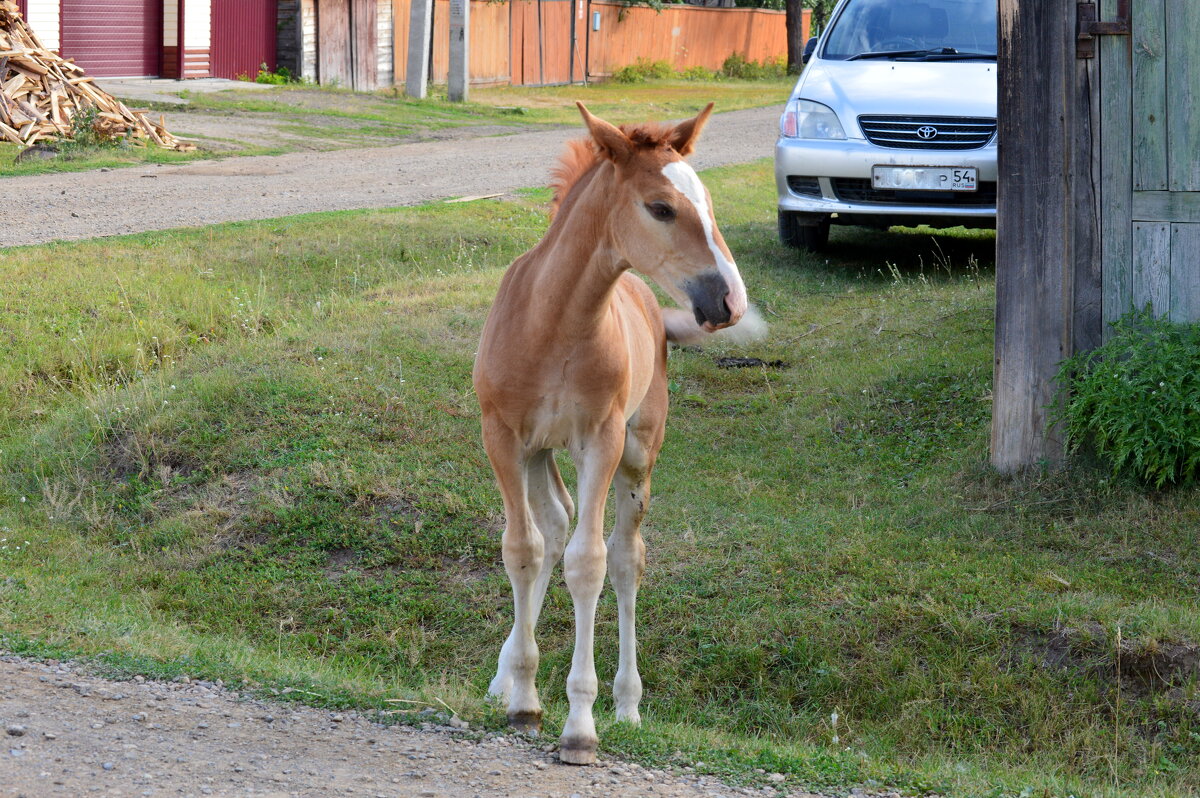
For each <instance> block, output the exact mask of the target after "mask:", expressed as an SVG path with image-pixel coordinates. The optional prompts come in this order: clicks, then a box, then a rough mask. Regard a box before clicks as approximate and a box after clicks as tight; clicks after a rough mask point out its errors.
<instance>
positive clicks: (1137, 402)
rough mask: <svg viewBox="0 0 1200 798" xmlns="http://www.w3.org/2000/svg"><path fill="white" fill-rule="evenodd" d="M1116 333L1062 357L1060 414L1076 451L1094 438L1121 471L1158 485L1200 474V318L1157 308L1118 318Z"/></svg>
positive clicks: (1071, 444) (1181, 480)
mask: <svg viewBox="0 0 1200 798" xmlns="http://www.w3.org/2000/svg"><path fill="white" fill-rule="evenodd" d="M1112 328H1113V334H1112V337H1111V338H1110V339H1109V341H1108V342H1107V343H1106V344H1104V345H1103V346H1101V347H1100V348H1099V349H1096V350H1094V351H1091V352H1083V353H1080V354H1078V355H1076V356H1074V357H1072V358H1070V359H1068V360H1066V361H1064V362H1063V364H1062V366H1061V367H1060V370H1059V374H1058V381H1059V396H1058V398H1059V402H1060V404H1059V407H1060V409H1059V411H1058V414H1059V418H1060V420H1062V421H1063V422H1065V424H1066V432H1067V439H1068V441H1069V442H1070V446H1071V449H1072V451H1076V450H1078V448H1079V447H1080V445H1082V444H1083V443H1084V442H1085V441H1088V440H1091V441H1092V442H1094V444H1095V446H1096V450H1097V452H1098V453H1099V454H1100V455H1101V457H1103V458H1105V459H1107V460H1109V461H1110V462H1111V464H1112V468H1113V471H1114V472H1120V471H1125V470H1128V471H1129V472H1131V473H1133V474H1134V475H1136V476H1137V477H1138V478H1139V479H1142V480H1144V481H1146V482H1148V483H1150V484H1153V485H1154V486H1155V487H1162V485H1163V484H1164V483H1166V482H1186V481H1189V480H1193V479H1195V478H1196V476H1197V475H1198V474H1200V324H1176V323H1173V322H1171V321H1169V320H1168V319H1167V318H1166V317H1163V318H1158V319H1156V318H1155V317H1154V314H1153V313H1152V312H1151V310H1150V308H1149V307H1147V308H1146V309H1145V310H1142V311H1133V312H1130V313H1128V314H1126V315H1125V316H1122V317H1121V318H1120V319H1118V320H1117V321H1115V322H1113V325H1112Z"/></svg>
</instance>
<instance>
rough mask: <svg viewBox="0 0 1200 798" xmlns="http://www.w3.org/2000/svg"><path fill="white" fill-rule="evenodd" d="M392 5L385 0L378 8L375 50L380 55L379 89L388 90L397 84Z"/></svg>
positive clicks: (378, 68)
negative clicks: (393, 57) (393, 52)
mask: <svg viewBox="0 0 1200 798" xmlns="http://www.w3.org/2000/svg"><path fill="white" fill-rule="evenodd" d="M393 33H394V31H393V29H392V4H391V3H390V2H387V0H385V1H384V2H382V3H380V4H379V6H378V21H377V25H376V29H375V49H376V50H377V51H378V53H379V63H378V65H377V67H376V68H377V70H378V73H377V75H376V77H377V78H378V83H377V84H376V85H377V86H378V87H379V88H386V87H388V86H391V85H392V84H393V83H395V82H396V81H395V74H394V72H395V66H394V62H393V61H392V50H393V49H394V47H393V45H392V36H393Z"/></svg>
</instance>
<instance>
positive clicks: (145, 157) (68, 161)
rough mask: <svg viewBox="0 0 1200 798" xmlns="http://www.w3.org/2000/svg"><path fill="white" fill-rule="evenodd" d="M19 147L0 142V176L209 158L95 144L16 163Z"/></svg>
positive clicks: (257, 151) (255, 152)
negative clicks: (46, 157) (44, 158)
mask: <svg viewBox="0 0 1200 798" xmlns="http://www.w3.org/2000/svg"><path fill="white" fill-rule="evenodd" d="M22 149H23V148H22V147H18V146H17V145H15V144H8V143H0V177H17V176H20V175H37V174H46V173H50V172H82V171H86V170H89V169H103V168H109V169H112V168H116V167H121V166H136V165H138V164H146V163H165V164H175V163H186V162H187V161H194V160H197V159H198V158H205V157H212V156H211V153H206V152H204V151H193V152H176V151H175V150H164V149H163V148H162V147H157V146H155V145H153V144H151V145H147V146H128V147H121V146H116V145H114V146H98V147H79V148H74V149H72V150H71V151H70V152H64V153H61V154H60V155H59V156H58V157H56V158H53V159H50V160H42V159H39V158H31V159H28V160H25V161H23V162H21V163H17V160H16V159H17V156H18V155H20V154H21V151H22ZM243 154H246V155H265V154H268V152H267V151H266V150H265V149H263V148H261V147H257V148H254V149H253V150H252V151H248V152H245V153H243Z"/></svg>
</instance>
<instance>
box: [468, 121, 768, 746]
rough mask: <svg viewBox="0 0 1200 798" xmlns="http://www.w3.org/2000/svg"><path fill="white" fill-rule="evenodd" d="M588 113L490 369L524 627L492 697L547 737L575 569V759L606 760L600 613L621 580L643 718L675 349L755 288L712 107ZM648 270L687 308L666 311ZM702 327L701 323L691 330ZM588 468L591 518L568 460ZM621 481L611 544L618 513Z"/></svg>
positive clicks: (517, 630)
mask: <svg viewBox="0 0 1200 798" xmlns="http://www.w3.org/2000/svg"><path fill="white" fill-rule="evenodd" d="M579 110H580V113H581V114H582V115H583V119H584V121H585V122H586V123H587V127H588V131H589V132H590V133H591V138H590V140H588V139H584V140H583V141H581V142H572V144H571V146H570V147H569V149H568V152H567V154H566V155H565V156H564V157H563V159H562V162H561V163H560V164H559V167H558V169H557V172H556V189H557V191H556V196H555V214H554V220H553V222H552V223H551V225H550V228H549V230H547V232H546V235H545V236H544V237H543V238H542V240H541V241H540V242H539V243H538V244H537V246H535V247H534V248H533V249H531V250H529V251H528V252H526V253H525V254H524V255H522V256H521V257H519V258H517V259H516V260H515V261H514V262H513V264H512V265H511V266H510V267H509V269H508V271H507V272H506V273H505V275H504V279H503V280H502V282H501V283H500V290H499V292H498V294H497V296H496V300H495V303H494V304H493V305H492V310H491V313H490V314H489V315H488V319H487V323H486V325H485V326H484V330H483V339H482V341H481V342H480V344H479V354H478V356H477V359H476V361H475V373H474V380H475V391H476V393H477V395H478V398H479V405H480V408H481V410H482V424H483V442H484V446H485V448H486V449H487V454H488V458H489V459H490V460H491V464H492V468H493V470H494V471H495V473H496V480H497V482H498V483H499V486H500V491H501V493H502V494H503V496H504V512H505V516H506V527H505V530H504V538H503V553H504V567H505V570H506V571H507V572H508V576H509V580H510V581H511V582H512V589H513V604H514V609H515V615H516V617H515V619H514V622H513V628H512V633H511V634H510V635H509V637H508V639H507V641H505V643H504V646H503V648H502V649H501V651H500V661H499V666H498V667H497V669H496V677H495V679H493V680H492V683H491V687H490V692H491V693H493V694H494V695H498V696H504V697H505V698H506V699H507V701H508V720H509V723H510V724H512V725H513V726H515V727H517V728H520V729H525V730H536V729H540V728H541V717H542V709H541V705H540V704H539V703H538V694H537V688H536V686H535V685H534V677H535V675H536V673H537V667H538V648H537V643H536V642H534V634H533V633H534V627H535V625H536V624H537V619H538V614H539V613H540V612H541V608H542V602H543V599H544V598H545V595H546V586H547V584H548V582H549V580H550V573H551V571H552V570H553V568H554V564H555V563H556V562H557V561H558V560H559V558H562V559H563V569H564V572H565V576H566V582H567V587H568V589H569V590H570V593H571V598H572V600H573V602H574V605H575V653H574V657H573V659H572V661H571V671H570V674H569V675H568V677H567V696H568V698H569V700H570V712H569V714H568V716H567V722H566V725H565V727H564V728H563V734H562V739H561V741H560V746H559V756H560V758H561V760H562V761H563V762H568V763H572V764H591V763H593V762H595V761H596V746H597V743H598V740H597V737H596V726H595V723H594V721H593V719H592V704H593V703H594V702H595V700H596V692H597V687H598V685H597V681H596V669H595V665H594V662H593V656H592V641H593V632H594V625H595V616H596V602H597V600H598V599H599V596H600V590H601V588H602V587H603V583H604V574H605V570H606V559H607V570H608V573H609V574H610V576H611V579H612V583H613V587H614V588H615V589H616V593H617V607H618V626H619V634H620V653H619V665H618V668H617V674H616V678H615V680H614V682H613V696H614V698H615V701H616V713H617V718H618V720H626V721H629V722H632V723H637V722H639V720H640V717H639V715H638V702H639V701H640V700H641V694H642V682H641V677H640V676H639V675H638V670H637V653H636V640H635V636H634V604H635V601H636V597H637V590H638V584H639V583H640V581H641V577H642V572H643V570H644V568H645V550H646V547H645V545H644V544H643V543H642V537H641V533H640V531H639V527H640V525H641V521H642V517H643V516H644V515H645V512H646V505H647V503H648V502H649V498H650V471H651V469H653V468H654V461H655V459H656V458H657V456H658V450H659V448H660V447H661V445H662V441H663V432H664V427H665V423H666V418H667V373H666V365H667V340H668V339H672V340H677V339H679V340H682V339H694V338H696V337H697V335H701V334H703V333H702V332H701V331H704V332H713V331H715V330H718V329H721V328H723V327H729V326H731V325H733V324H736V323H737V321H738V320H739V319H740V318H741V317H742V314H743V313H744V312H745V310H746V306H747V305H746V289H745V286H744V285H743V284H742V279H741V276H740V275H739V274H738V269H737V266H736V265H735V264H734V260H733V257H732V256H731V255H730V253H729V249H728V247H726V246H725V241H724V239H723V238H722V237H721V233H720V231H719V230H718V229H717V226H716V222H715V221H714V219H713V214H712V205H711V202H710V201H709V195H708V191H707V190H706V189H705V188H704V185H703V184H702V183H701V182H700V179H699V177H697V175H696V172H695V171H694V170H693V169H692V168H691V167H690V166H688V165H687V164H686V163H685V162H684V160H683V156H685V155H687V154H689V153H690V152H691V151H692V147H693V145H694V143H695V141H696V137H697V136H698V135H699V133H700V129H701V128H702V127H703V126H704V123H705V122H706V121H707V119H708V116H709V114H710V113H711V112H712V105H711V104H709V106H708V107H707V108H705V109H704V111H702V112H701V113H700V114H699V116H697V117H696V118H694V119H690V120H687V121H686V122H682V123H680V124H678V125H675V126H673V127H672V126H648V125H643V126H638V127H632V128H617V127H614V126H613V125H611V124H609V123H608V122H605V121H603V120H601V119H597V118H596V117H594V116H592V115H591V114H590V113H588V111H587V109H586V108H584V106H583V104H582V103H580V104H579ZM630 269H636V270H637V271H639V272H641V273H642V274H644V275H646V276H648V277H650V278H651V279H653V280H654V281H655V282H656V283H658V285H660V286H661V287H662V288H663V290H665V291H666V292H667V293H668V294H669V295H670V296H671V297H672V298H673V299H674V300H675V301H676V302H678V303H679V304H681V305H682V306H684V307H687V308H690V311H691V312H690V313H686V312H684V311H682V310H678V309H670V310H663V309H661V308H660V307H659V305H658V302H657V300H656V299H655V297H654V294H653V293H652V292H651V290H650V288H649V287H648V286H647V285H646V284H645V283H644V282H642V280H640V279H638V278H637V277H635V276H633V275H632V274H629V273H628V271H629V270H630ZM693 318H694V321H693ZM555 449H566V450H567V451H568V452H569V453H570V456H571V458H572V459H573V460H574V463H575V467H576V470H577V472H578V477H579V479H578V482H579V484H578V498H579V520H578V523H577V525H576V528H575V532H574V534H573V535H571V536H570V542H569V543H568V527H569V525H570V522H571V517H572V515H573V513H574V504H573V502H572V500H571V495H570V493H568V492H567V488H566V486H565V485H564V484H563V481H562V478H561V477H560V476H559V473H558V468H557V466H556V465H555V462H554V455H553V451H554V450H555ZM610 485H615V487H616V524H615V526H614V529H613V533H612V536H611V537H610V538H609V540H608V545H607V547H606V546H605V542H604V537H603V530H604V504H605V499H606V497H607V495H608V491H609V486H610Z"/></svg>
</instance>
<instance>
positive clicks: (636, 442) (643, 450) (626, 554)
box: [608, 416, 662, 724]
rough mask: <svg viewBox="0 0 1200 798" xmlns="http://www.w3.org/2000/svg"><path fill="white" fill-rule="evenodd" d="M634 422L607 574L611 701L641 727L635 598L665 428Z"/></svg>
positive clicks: (618, 487)
mask: <svg viewBox="0 0 1200 798" xmlns="http://www.w3.org/2000/svg"><path fill="white" fill-rule="evenodd" d="M640 421H644V419H639V417H637V416H635V418H634V419H633V420H632V421H631V422H630V426H629V427H628V429H627V431H626V433H625V452H624V454H623V455H622V457H621V465H620V467H619V468H618V469H617V474H616V478H615V480H614V483H613V487H614V489H615V492H616V515H617V517H616V523H614V524H613V532H612V536H611V537H610V538H609V539H608V573H609V578H610V579H611V580H612V583H613V588H614V589H615V590H616V593H617V628H618V631H619V634H620V641H621V642H620V649H619V654H618V664H617V676H616V678H615V679H614V680H613V699H614V702H615V703H616V710H617V720H624V721H628V722H630V723H634V724H636V723H640V722H641V715H640V714H639V713H638V703H639V702H640V701H641V699H642V678H641V676H640V675H639V674H638V666H637V633H636V631H635V627H636V619H637V612H636V607H637V592H638V586H639V585H640V584H641V582H642V573H643V572H644V571H645V570H646V544H645V543H643V542H642V533H641V525H642V519H643V518H644V517H645V515H646V508H647V507H648V506H649V504H650V471H651V469H653V468H654V460H655V458H656V457H657V455H658V448H659V446H660V445H661V444H662V434H661V428H658V429H656V428H655V427H654V425H653V424H650V425H644V424H641V423H639V422H640Z"/></svg>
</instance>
